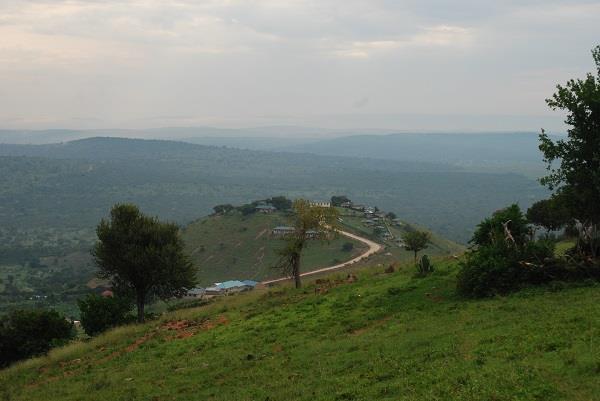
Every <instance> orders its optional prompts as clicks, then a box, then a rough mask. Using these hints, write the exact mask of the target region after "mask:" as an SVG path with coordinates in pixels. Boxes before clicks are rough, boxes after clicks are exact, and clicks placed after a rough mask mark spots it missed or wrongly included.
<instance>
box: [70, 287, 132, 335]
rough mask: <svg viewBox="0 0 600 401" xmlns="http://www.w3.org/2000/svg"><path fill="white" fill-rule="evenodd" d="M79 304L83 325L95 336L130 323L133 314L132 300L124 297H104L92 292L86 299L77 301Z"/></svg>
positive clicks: (84, 328)
mask: <svg viewBox="0 0 600 401" xmlns="http://www.w3.org/2000/svg"><path fill="white" fill-rule="evenodd" d="M77 304H78V305H79V311H80V317H81V326H82V327H83V330H85V332H86V334H87V335H89V336H95V335H96V334H99V333H102V332H103V331H106V330H108V329H110V328H111V327H116V326H119V325H121V324H125V323H128V322H130V321H131V320H132V318H133V316H130V315H129V312H130V311H131V300H129V299H127V298H124V297H102V296H100V295H97V294H90V295H88V296H87V297H86V298H84V299H80V300H78V301H77Z"/></svg>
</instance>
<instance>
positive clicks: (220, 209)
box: [213, 203, 234, 214]
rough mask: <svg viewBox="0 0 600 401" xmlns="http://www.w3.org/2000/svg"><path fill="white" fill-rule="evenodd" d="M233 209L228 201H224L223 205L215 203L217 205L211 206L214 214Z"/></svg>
mask: <svg viewBox="0 0 600 401" xmlns="http://www.w3.org/2000/svg"><path fill="white" fill-rule="evenodd" d="M233 209H234V207H233V206H232V205H230V204H229V203H226V204H223V205H217V206H215V207H213V210H214V212H215V214H227V213H229V212H230V211H232V210H233Z"/></svg>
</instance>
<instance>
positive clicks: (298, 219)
mask: <svg viewBox="0 0 600 401" xmlns="http://www.w3.org/2000/svg"><path fill="white" fill-rule="evenodd" d="M293 210H294V222H293V226H294V232H293V233H292V234H290V235H289V236H288V237H287V239H286V245H285V247H284V248H283V249H282V250H280V251H279V252H278V253H279V256H280V258H279V261H278V262H277V264H276V266H275V267H277V268H280V269H282V270H283V271H284V273H286V274H289V275H291V276H292V277H293V278H294V283H295V286H296V288H300V286H301V281H300V262H301V257H302V251H303V250H304V248H305V247H306V245H307V241H308V240H310V239H321V240H324V239H328V238H330V236H331V235H332V234H333V233H335V229H336V226H337V222H338V213H337V211H336V210H335V209H334V208H330V207H320V206H312V205H311V203H310V202H309V201H307V200H305V199H297V200H295V201H294V205H293Z"/></svg>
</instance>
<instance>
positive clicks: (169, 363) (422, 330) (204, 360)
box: [0, 262, 600, 401]
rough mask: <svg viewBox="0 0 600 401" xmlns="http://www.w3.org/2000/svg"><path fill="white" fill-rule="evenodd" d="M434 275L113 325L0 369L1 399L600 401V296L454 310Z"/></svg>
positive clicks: (507, 300)
mask: <svg viewBox="0 0 600 401" xmlns="http://www.w3.org/2000/svg"><path fill="white" fill-rule="evenodd" d="M436 264H437V270H436V272H435V273H434V274H433V275H432V276H430V277H428V278H425V279H416V278H413V275H412V273H413V272H412V268H410V269H406V270H401V271H399V272H396V273H392V274H383V273H382V270H383V269H381V268H379V269H375V270H373V269H371V270H368V271H364V272H362V273H361V274H359V275H358V281H357V282H355V283H352V284H348V283H345V282H343V280H341V281H342V282H339V283H337V284H336V283H335V280H334V279H332V282H331V283H332V287H331V288H330V289H329V290H328V292H327V293H324V294H322V293H320V294H316V293H315V290H314V288H313V287H312V286H307V287H305V288H303V289H300V290H294V289H291V288H275V289H271V290H262V291H261V290H256V291H254V292H252V293H248V294H245V295H240V296H234V297H226V298H223V299H220V300H218V301H217V302H215V303H213V304H211V305H209V306H207V307H204V308H199V309H191V310H185V311H179V312H176V313H172V314H168V315H165V316H164V317H163V318H162V319H161V320H159V321H153V322H150V323H147V324H145V325H140V326H129V327H123V328H119V329H117V330H114V331H112V332H109V333H107V334H105V335H102V336H100V337H98V338H96V339H94V340H92V341H90V342H87V343H80V344H75V345H72V346H69V347H66V348H62V349H58V350H55V351H53V352H52V353H51V354H50V355H49V356H48V357H45V358H39V359H35V360H31V361H27V362H25V363H22V364H19V365H16V366H14V367H12V368H10V369H7V370H5V371H2V372H0V399H4V400H27V401H36V400H44V401H48V400H64V401H68V400H81V399H86V400H311V401H312V400H450V399H451V400H470V401H471V400H524V401H525V400H527V401H529V400H569V401H577V400H581V401H583V400H585V401H591V400H600V380H598V377H599V374H600V346H599V345H598V341H597V340H598V338H599V335H600V308H598V303H599V301H600V291H599V288H600V287H598V286H597V285H596V286H588V287H583V286H582V287H571V288H565V289H562V290H560V291H556V287H554V288H551V287H546V288H538V289H534V290H526V291H523V292H520V293H517V294H514V295H511V296H508V297H501V298H494V299H489V300H480V301H465V300H462V299H459V298H457V297H456V296H455V295H454V285H455V279H454V274H455V271H456V266H454V265H452V264H450V263H441V262H437V263H436ZM340 276H341V275H340ZM320 286H321V287H322V286H323V285H320ZM552 290H554V291H552Z"/></svg>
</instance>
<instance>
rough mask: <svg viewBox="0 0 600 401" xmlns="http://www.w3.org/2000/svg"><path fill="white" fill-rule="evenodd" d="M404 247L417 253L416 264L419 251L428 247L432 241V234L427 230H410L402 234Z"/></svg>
mask: <svg viewBox="0 0 600 401" xmlns="http://www.w3.org/2000/svg"><path fill="white" fill-rule="evenodd" d="M402 241H404V249H406V250H407V251H412V252H414V254H415V265H416V264H417V253H418V252H420V251H422V250H423V249H425V248H427V246H428V244H429V242H430V241H431V234H430V233H428V232H427V231H408V232H405V233H404V234H403V235H402Z"/></svg>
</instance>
